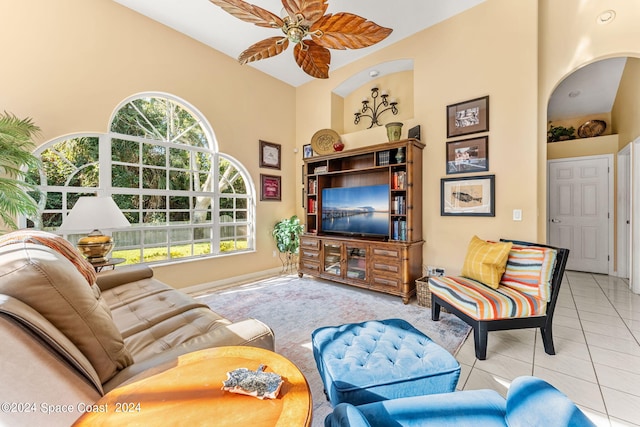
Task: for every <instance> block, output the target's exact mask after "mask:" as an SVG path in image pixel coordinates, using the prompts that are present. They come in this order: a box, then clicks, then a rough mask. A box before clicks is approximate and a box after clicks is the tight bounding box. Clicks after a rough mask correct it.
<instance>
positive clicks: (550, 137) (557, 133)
mask: <svg viewBox="0 0 640 427" xmlns="http://www.w3.org/2000/svg"><path fill="white" fill-rule="evenodd" d="M575 131H576V130H575V128H574V127H573V126H571V127H569V128H566V127H564V126H553V125H550V127H549V131H548V132H547V142H557V141H567V140H569V139H576V134H575Z"/></svg>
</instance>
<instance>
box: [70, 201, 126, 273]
mask: <svg viewBox="0 0 640 427" xmlns="http://www.w3.org/2000/svg"><path fill="white" fill-rule="evenodd" d="M129 226H131V224H129V221H127V218H126V217H125V216H124V214H123V213H122V211H120V209H119V208H118V206H117V205H116V203H115V202H114V201H113V199H112V198H111V197H109V196H106V197H105V196H96V197H80V198H79V199H78V201H77V202H76V204H75V205H74V206H73V208H72V209H71V211H70V212H69V215H67V216H66V218H64V220H63V221H62V225H61V226H60V228H59V229H58V231H60V232H63V233H69V232H74V231H75V232H79V233H80V232H85V233H86V232H87V231H88V230H93V231H91V232H90V233H89V234H88V235H87V236H86V237H83V238H81V239H80V240H78V244H77V246H78V249H79V250H80V252H81V253H82V255H84V256H85V257H86V258H87V260H88V261H89V262H91V263H92V264H99V263H102V262H106V261H107V254H108V253H109V251H110V250H111V249H112V248H113V238H112V237H111V236H106V235H104V234H103V233H102V231H100V230H107V229H115V228H124V227H129Z"/></svg>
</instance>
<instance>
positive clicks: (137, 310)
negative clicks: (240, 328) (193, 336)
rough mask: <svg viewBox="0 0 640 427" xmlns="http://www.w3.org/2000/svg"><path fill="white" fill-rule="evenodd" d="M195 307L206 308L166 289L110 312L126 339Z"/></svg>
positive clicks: (188, 297)
mask: <svg viewBox="0 0 640 427" xmlns="http://www.w3.org/2000/svg"><path fill="white" fill-rule="evenodd" d="M197 307H204V308H208V307H207V306H206V305H205V304H201V303H199V302H197V301H196V300H195V299H193V298H192V297H190V296H189V295H187V294H185V293H182V292H178V291H176V290H175V289H174V290H171V289H167V290H164V291H160V292H153V293H151V294H148V295H144V296H142V297H140V298H138V299H136V300H133V301H130V302H129V303H128V304H124V305H121V306H119V307H116V308H112V309H111V312H112V314H113V319H114V322H115V324H116V327H117V328H118V330H119V331H120V333H121V334H122V337H123V338H124V339H126V338H127V337H129V336H131V335H134V334H136V333H138V332H140V331H143V330H145V329H149V328H151V327H152V326H154V325H156V324H158V323H160V322H163V321H164V320H167V319H168V318H170V317H173V316H176V315H178V314H181V313H183V312H185V311H188V310H191V309H192V308H197Z"/></svg>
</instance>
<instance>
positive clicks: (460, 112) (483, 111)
mask: <svg viewBox="0 0 640 427" xmlns="http://www.w3.org/2000/svg"><path fill="white" fill-rule="evenodd" d="M488 130H489V96H483V97H482V98H476V99H472V100H470V101H464V102H458V103H457V104H452V105H447V138H453V137H456V136H462V135H469V134H472V133H478V132H486V131H488Z"/></svg>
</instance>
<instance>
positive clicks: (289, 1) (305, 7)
mask: <svg viewBox="0 0 640 427" xmlns="http://www.w3.org/2000/svg"><path fill="white" fill-rule="evenodd" d="M282 6H284V9H285V10H286V11H287V13H288V14H289V16H291V17H295V16H296V15H298V14H300V15H302V16H303V17H304V21H303V22H302V24H303V25H307V26H310V25H312V24H313V23H314V22H316V21H317V20H318V19H320V18H322V16H323V15H324V14H325V13H326V12H327V7H329V5H328V4H327V0H282Z"/></svg>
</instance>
